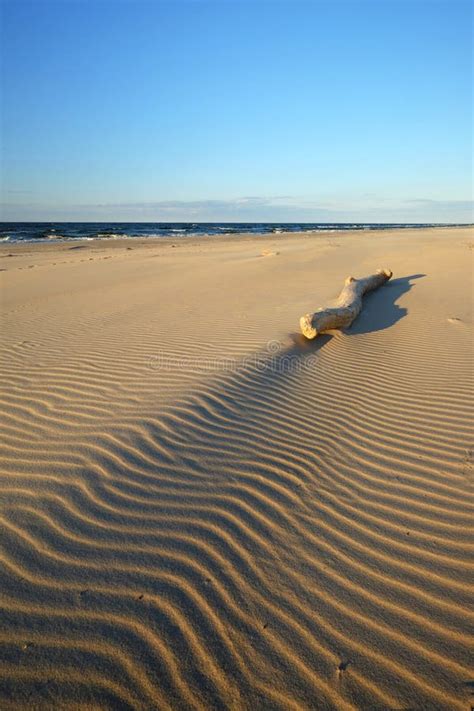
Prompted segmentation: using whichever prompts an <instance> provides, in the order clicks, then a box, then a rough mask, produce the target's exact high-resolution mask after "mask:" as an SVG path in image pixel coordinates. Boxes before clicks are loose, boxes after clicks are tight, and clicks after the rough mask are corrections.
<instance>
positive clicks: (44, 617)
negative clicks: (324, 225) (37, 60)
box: [0, 227, 474, 711]
mask: <svg viewBox="0 0 474 711" xmlns="http://www.w3.org/2000/svg"><path fill="white" fill-rule="evenodd" d="M473 247H474V236H473V231H472V228H468V227H458V228H436V229H417V230H411V229H404V230H383V231H377V230H373V231H367V232H344V233H338V232H337V231H336V232H334V233H331V234H291V235H289V234H285V233H284V232H283V233H281V234H275V235H265V236H260V237H259V236H256V235H232V236H231V237H227V236H225V235H223V236H219V237H217V236H216V237H202V238H198V237H186V238H180V239H176V240H175V241H173V240H172V239H168V238H166V239H128V240H127V239H124V240H121V239H113V240H93V241H86V242H84V241H82V242H81V241H70V242H50V243H47V244H36V243H34V244H33V243H25V244H18V245H17V244H9V243H5V244H2V245H0V298H1V302H2V303H1V306H2V316H1V324H0V331H1V336H2V337H1V350H0V353H1V368H2V378H1V403H2V408H1V410H2V421H1V425H0V436H1V439H2V448H1V460H0V487H1V497H0V530H1V533H0V539H1V543H2V546H1V553H0V566H1V571H2V572H1V584H0V607H1V619H2V624H1V626H0V633H1V637H0V660H1V663H0V707H1V708H2V709H26V708H28V709H41V710H43V709H68V710H70V709H74V710H76V709H83V710H84V711H85V710H86V709H133V710H140V711H142V710H143V711H152V710H155V709H160V710H161V709H172V710H175V709H180V710H181V709H196V710H197V709H202V710H210V709H232V710H235V711H240V710H247V709H249V710H253V709H259V710H260V709H265V710H268V711H270V710H271V711H279V710H281V711H292V710H294V711H296V710H303V709H305V710H306V709H310V710H314V711H329V710H331V711H332V710H334V711H335V710H337V711H349V710H351V711H353V710H362V711H402V710H408V709H411V710H412V711H415V710H416V711H467V709H469V708H470V706H469V702H470V701H471V702H472V698H473V697H472V692H473V675H472V655H471V657H470V651H469V650H470V646H472V638H469V636H468V630H469V627H470V625H472V615H471V614H470V612H469V603H470V601H471V600H472V597H471V589H470V588H469V581H470V580H472V550H473V548H472V543H473V537H472V531H473V527H472V521H473V503H474V501H473V495H472V475H473V466H474V464H473V452H474V443H473V438H472V422H473V420H472V415H473V402H474V398H473V389H472V374H473V368H472V366H473V361H472V356H473V331H472V305H473V295H474V293H473V270H472V257H473ZM380 267H382V268H388V269H391V270H392V271H393V277H392V279H391V280H390V281H389V282H388V283H387V284H386V285H385V286H383V287H381V288H380V289H378V290H376V291H374V292H373V293H372V294H370V295H368V296H367V297H366V298H365V299H364V308H363V311H362V313H361V315H360V316H359V317H358V318H357V320H356V321H355V322H354V323H353V325H352V326H351V327H350V328H349V329H347V330H346V331H344V332H341V331H334V332H330V333H329V334H325V335H321V336H318V338H316V339H315V340H314V341H307V340H305V339H304V338H303V337H302V336H301V335H300V334H299V325H298V324H299V318H300V317H301V316H302V315H303V314H306V313H308V312H312V311H315V310H316V308H318V307H320V306H324V305H326V304H328V303H330V302H331V300H332V299H334V298H336V297H337V295H338V294H339V292H340V290H341V288H342V286H343V284H344V280H345V279H346V277H347V276H349V275H353V276H355V277H364V276H367V275H369V274H372V273H373V272H375V271H376V270H377V269H378V268H380ZM470 665H471V666H470ZM470 669H471V671H470Z"/></svg>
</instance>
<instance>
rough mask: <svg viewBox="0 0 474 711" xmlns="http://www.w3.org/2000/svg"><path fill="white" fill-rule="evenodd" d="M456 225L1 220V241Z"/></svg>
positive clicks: (200, 235)
mask: <svg viewBox="0 0 474 711" xmlns="http://www.w3.org/2000/svg"><path fill="white" fill-rule="evenodd" d="M441 226H442V227H457V226H460V225H457V224H450V225H447V224H445V223H443V224H442V225H439V224H437V223H413V224H407V223H403V224H399V223H387V222H384V223H379V222H368V223H367V222H364V223H361V222H357V223H353V222H335V223H328V222H311V223H308V222H0V242H42V241H61V240H93V239H94V240H95V239H104V240H106V239H109V240H110V239H124V238H130V239H133V238H142V239H143V238H150V239H151V238H160V237H171V238H173V239H179V238H180V237H189V236H196V237H207V236H211V235H229V236H230V235H234V234H239V233H246V234H255V235H272V234H279V233H281V232H314V233H318V232H340V231H344V230H389V229H422V228H424V227H441Z"/></svg>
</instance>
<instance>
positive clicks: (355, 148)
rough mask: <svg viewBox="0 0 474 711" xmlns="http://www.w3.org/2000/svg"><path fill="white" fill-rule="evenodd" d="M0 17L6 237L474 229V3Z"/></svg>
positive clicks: (42, 9)
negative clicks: (94, 229) (172, 225)
mask: <svg viewBox="0 0 474 711" xmlns="http://www.w3.org/2000/svg"><path fill="white" fill-rule="evenodd" d="M0 4H1V21H0V45H1V50H0V53H1V78H0V106H1V109H0V121H1V123H0V219H2V220H4V221H8V220H12V221H15V220H25V221H27V220H28V221H29V220H47V221H49V220H51V221H60V220H72V221H76V220H84V221H99V220H103V221H111V220H115V221H132V222H134V221H171V222H174V221H192V222H199V221H216V222H220V221H244V222H246V221H249V222H253V221H274V222H281V221H284V222H334V221H339V222H356V221H358V222H472V221H474V219H473V212H472V197H473V196H472V4H471V2H470V0H469V1H467V0H466V1H464V0H446V1H444V0H421V1H419V0H328V1H326V0H310V1H308V0H212V1H208V0H171V1H167V0H163V1H161V0H154V1H151V2H143V1H142V0H79V1H78V0H59V1H55V2H54V1H53V2H52V1H50V0H34V1H33V2H23V0H0Z"/></svg>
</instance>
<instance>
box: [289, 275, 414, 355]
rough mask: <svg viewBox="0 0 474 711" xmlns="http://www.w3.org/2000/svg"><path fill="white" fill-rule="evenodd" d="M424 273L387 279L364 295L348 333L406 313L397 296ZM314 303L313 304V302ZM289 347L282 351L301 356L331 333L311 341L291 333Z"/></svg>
mask: <svg viewBox="0 0 474 711" xmlns="http://www.w3.org/2000/svg"><path fill="white" fill-rule="evenodd" d="M425 276H426V274H411V275H410V276H406V277H399V278H398V279H393V281H389V282H388V283H387V284H385V285H384V286H383V287H382V288H380V289H377V290H376V291H374V292H372V293H370V294H367V296H365V297H364V304H363V307H362V312H361V313H360V315H359V316H358V317H357V319H356V320H355V321H354V323H353V324H352V325H351V326H349V328H347V329H344V331H345V333H347V334H348V335H359V334H363V333H373V332H375V331H382V330H383V329H385V328H390V327H391V326H393V325H394V324H395V323H397V321H400V319H402V318H403V317H404V316H406V314H407V313H408V309H406V308H405V307H404V306H399V305H398V304H397V301H398V299H399V298H400V297H401V296H402V294H405V293H406V292H407V291H409V290H410V289H411V288H412V286H413V285H414V281H415V279H422V278H423V277H425ZM315 306H316V305H315ZM290 337H291V340H292V346H290V348H289V349H287V350H285V352H284V354H283V355H285V356H288V355H299V356H303V357H304V356H305V355H310V354H313V353H314V352H315V351H318V350H320V349H321V348H322V347H323V346H324V345H325V344H326V343H328V341H330V340H331V338H332V336H331V334H330V333H328V334H323V335H321V336H318V337H317V338H316V339H314V341H308V340H307V339H306V338H305V337H304V336H303V335H302V334H301V333H291V334H290Z"/></svg>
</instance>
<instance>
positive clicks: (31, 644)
mask: <svg viewBox="0 0 474 711" xmlns="http://www.w3.org/2000/svg"><path fill="white" fill-rule="evenodd" d="M31 647H34V644H33V642H25V644H22V645H21V648H22V649H23V650H26V649H31Z"/></svg>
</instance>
